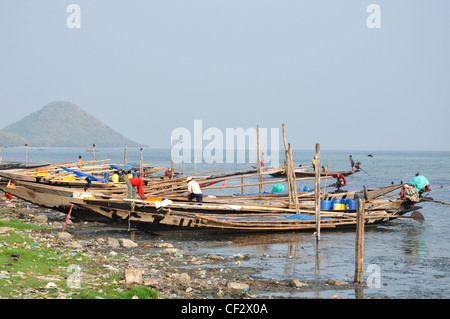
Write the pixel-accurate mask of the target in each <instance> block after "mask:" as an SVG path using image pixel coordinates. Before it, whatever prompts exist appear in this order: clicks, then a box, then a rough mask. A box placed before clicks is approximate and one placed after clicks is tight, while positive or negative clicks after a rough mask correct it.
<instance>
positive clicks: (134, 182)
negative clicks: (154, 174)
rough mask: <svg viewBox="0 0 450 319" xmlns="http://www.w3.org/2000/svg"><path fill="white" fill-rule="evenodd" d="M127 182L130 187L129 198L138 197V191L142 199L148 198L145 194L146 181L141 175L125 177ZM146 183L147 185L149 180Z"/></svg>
mask: <svg viewBox="0 0 450 319" xmlns="http://www.w3.org/2000/svg"><path fill="white" fill-rule="evenodd" d="M125 182H126V184H127V187H128V194H127V198H131V199H136V191H137V193H138V194H139V196H140V197H141V199H142V200H145V199H146V197H145V195H144V181H143V180H142V179H140V178H139V177H133V178H125ZM145 185H147V182H145Z"/></svg>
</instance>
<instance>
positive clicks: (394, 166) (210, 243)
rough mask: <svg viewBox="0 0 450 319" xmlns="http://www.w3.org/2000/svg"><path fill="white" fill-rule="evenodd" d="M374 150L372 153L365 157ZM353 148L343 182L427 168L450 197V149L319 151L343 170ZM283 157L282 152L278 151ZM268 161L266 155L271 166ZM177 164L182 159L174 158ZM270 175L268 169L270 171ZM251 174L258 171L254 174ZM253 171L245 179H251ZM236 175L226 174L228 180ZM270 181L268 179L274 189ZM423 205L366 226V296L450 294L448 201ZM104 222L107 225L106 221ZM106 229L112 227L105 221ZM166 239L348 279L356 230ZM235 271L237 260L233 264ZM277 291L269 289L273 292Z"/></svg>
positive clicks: (58, 153)
mask: <svg viewBox="0 0 450 319" xmlns="http://www.w3.org/2000/svg"><path fill="white" fill-rule="evenodd" d="M368 154H373V157H368V156H367V155H368ZM78 155H82V156H83V159H85V160H90V159H92V156H91V154H90V153H88V152H87V151H86V149H83V148H79V149H70V148H67V149H64V148H46V149H36V148H28V150H25V148H6V149H3V161H22V162H25V160H26V159H27V160H28V162H31V163H33V164H38V163H41V160H42V161H45V162H50V163H63V162H72V161H76V160H77V158H78ZM349 155H352V156H353V158H354V160H355V162H356V161H359V162H361V167H362V168H363V169H364V171H360V172H358V173H357V174H354V175H352V176H349V177H348V185H347V186H346V187H345V188H344V189H346V190H360V189H362V187H363V186H366V187H367V188H375V187H381V186H387V185H390V184H391V182H395V183H398V182H400V181H403V182H404V183H408V182H409V181H410V180H411V178H413V177H414V175H415V174H416V173H418V172H420V174H422V175H424V176H425V177H426V178H427V179H428V180H429V181H430V186H431V188H432V189H434V190H433V191H432V192H430V193H429V194H428V195H427V196H430V197H432V198H433V199H434V200H437V201H443V202H450V188H448V187H443V188H438V187H439V186H444V185H448V184H450V152H396V151H370V152H369V151H367V152H365V151H327V150H322V151H321V159H322V163H321V164H322V165H325V166H326V165H327V163H328V161H329V170H330V171H334V170H348V169H349V168H350V162H349V159H348V156H349ZM123 156H124V155H123V150H122V149H96V158H97V159H111V162H109V163H123ZM293 156H294V161H295V165H300V164H302V165H305V166H306V165H310V163H311V159H312V158H313V157H314V150H311V151H294V152H293ZM140 158H141V153H140V150H139V149H128V162H129V163H131V162H135V163H139V161H140ZM143 158H144V163H146V164H147V163H152V164H153V165H154V166H157V167H169V166H170V150H154V149H144V150H143ZM279 158H280V165H282V162H283V160H284V152H280V155H279ZM252 165H255V163H248V162H247V163H237V164H228V163H216V162H215V163H211V164H206V163H197V164H194V163H182V167H181V170H182V172H183V173H184V174H185V175H187V174H191V173H194V172H206V171H212V170H220V172H215V173H214V174H216V173H224V172H234V171H241V170H247V169H251V167H252ZM269 165H270V163H268V166H269ZM174 168H175V170H176V171H179V170H180V164H179V163H176V164H175V165H174ZM267 178H270V177H267ZM253 180H254V181H256V179H253ZM251 181H252V179H250V178H249V179H248V180H246V182H248V183H250V182H251ZM233 183H240V181H232V180H230V181H229V183H228V185H233ZM303 186H310V187H311V186H313V182H312V181H304V182H299V183H298V187H303ZM271 188H272V185H270V184H269V185H265V188H264V190H265V191H271ZM245 191H246V192H248V193H251V192H257V191H258V189H257V188H256V187H247V188H246V189H245ZM239 192H240V188H236V189H228V190H227V191H220V192H219V191H217V190H209V191H205V194H219V195H221V194H233V193H239ZM421 206H422V209H421V210H420V212H421V213H422V214H423V215H424V217H425V222H424V223H418V222H416V221H414V220H412V219H406V218H403V219H398V220H396V221H393V222H391V223H389V224H385V225H383V226H379V227H377V228H373V229H367V230H366V232H365V255H364V278H365V280H367V282H368V283H369V285H370V287H369V288H366V289H364V292H363V297H364V298H371V297H382V298H408V299H410V298H414V299H417V298H436V299H444V298H449V297H450V276H449V275H450V244H449V243H450V232H449V229H450V221H449V218H448V217H449V216H450V206H446V205H442V204H437V203H432V202H429V203H423V204H421ZM105 229H106V228H105ZM105 232H114V230H111V229H110V228H108V230H105ZM148 236H150V235H148V234H145V233H142V232H138V233H137V235H136V240H145V239H146V238H148ZM164 240H165V241H167V242H170V241H174V242H176V243H177V244H178V246H180V245H181V246H183V249H184V250H185V252H186V253H192V254H195V253H205V252H210V253H215V254H220V255H223V256H231V255H236V254H242V255H249V256H250V259H248V260H244V261H242V266H246V267H255V268H257V269H258V270H259V274H258V276H259V277H260V278H266V279H269V278H273V279H276V280H283V279H288V278H297V279H299V280H300V281H301V280H305V281H307V280H314V279H320V280H327V279H328V278H333V279H337V280H346V281H353V278H354V263H355V262H354V255H355V233H354V231H338V232H335V231H333V232H326V231H322V232H321V241H320V242H319V245H318V244H317V242H316V237H315V236H314V235H313V234H311V233H276V234H249V235H242V234H240V235H223V236H222V235H221V236H214V237H212V236H209V235H204V236H198V235H195V236H194V235H193V234H191V233H189V232H186V233H182V234H180V233H176V234H167V235H166V236H165V237H164ZM236 269H237V271H239V269H238V266H236ZM272 295H274V294H272ZM277 295H281V296H285V297H307V298H325V299H328V298H331V297H332V296H333V295H338V296H339V298H355V297H356V296H355V291H353V290H345V289H344V290H338V291H336V290H329V291H325V292H320V293H319V292H315V293H314V292H311V293H303V294H300V293H298V294H297V295H296V294H289V295H283V294H281V293H277Z"/></svg>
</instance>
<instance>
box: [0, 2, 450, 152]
mask: <svg viewBox="0 0 450 319" xmlns="http://www.w3.org/2000/svg"><path fill="white" fill-rule="evenodd" d="M70 4H77V5H78V6H79V8H80V10H81V11H80V15H79V18H80V19H79V20H76V19H72V18H76V17H75V16H72V14H73V13H76V11H70V12H67V8H68V6H69V5H70ZM370 4H376V5H378V8H379V9H380V10H381V11H380V15H379V19H378V20H377V19H376V18H377V17H376V16H371V15H372V14H373V13H375V12H376V11H370V10H369V11H370V12H367V9H368V7H369V5H370ZM369 17H370V19H369V20H370V21H369V22H373V23H375V22H376V23H378V22H379V23H380V26H381V28H369V25H368V23H367V19H368V18H369ZM68 18H70V19H69V22H72V23H75V22H77V21H79V22H80V28H76V27H75V28H70V27H69V25H68V23H67V19H68ZM372 18H373V19H372ZM69 24H70V23H69ZM369 24H370V23H369ZM70 26H73V25H70ZM75 26H76V25H75ZM370 26H372V25H370ZM449 42H450V1H448V0H432V1H426V0H408V1H403V0H396V1H392V0H390V1H381V0H370V1H364V0H319V1H312V0H290V1H287V0H276V1H275V0H179V1H173V0H157V1H150V0H134V1H125V0H121V1H112V0H108V1H106V0H105V1H102V0H90V1H82V0H70V1H63V0H53V1H50V0H40V1H23V0H0V111H1V113H0V114H1V115H0V128H3V127H5V126H6V125H8V124H10V123H12V122H16V121H18V120H20V119H21V118H23V117H24V116H26V115H28V114H30V113H32V112H34V111H37V110H39V109H40V108H42V107H43V106H44V105H45V104H47V103H50V102H53V101H55V100H65V101H70V102H72V103H75V104H77V105H78V106H80V107H81V108H82V109H84V110H85V111H87V112H89V113H90V114H92V115H93V116H95V117H97V118H99V119H100V120H101V121H103V122H104V123H106V124H107V125H109V126H110V127H112V128H113V129H115V130H117V131H119V132H120V133H122V134H123V135H125V136H126V137H128V138H130V139H132V140H135V141H137V142H140V143H144V144H148V145H149V146H151V147H154V148H166V147H169V146H170V135H171V133H172V131H173V130H174V129H176V128H179V127H185V128H187V129H189V130H192V131H193V125H194V120H202V124H203V129H206V128H209V127H215V128H219V129H220V130H223V131H224V132H225V129H226V128H239V127H242V128H244V129H246V128H250V127H256V125H257V124H259V126H260V127H264V128H268V129H270V128H280V136H281V125H282V123H285V125H286V132H287V139H288V141H290V142H291V145H292V146H293V148H294V149H311V150H313V149H314V145H315V143H320V144H321V148H322V149H329V150H447V151H448V150H450V139H449V133H448V132H449V129H448V128H447V125H448V121H449V119H450V62H449V59H450V43H449ZM205 143H206V142H205ZM224 144H225V143H224Z"/></svg>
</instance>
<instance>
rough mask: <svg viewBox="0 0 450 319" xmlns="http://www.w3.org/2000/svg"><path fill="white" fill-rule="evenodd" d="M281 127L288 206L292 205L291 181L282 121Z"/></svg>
mask: <svg viewBox="0 0 450 319" xmlns="http://www.w3.org/2000/svg"><path fill="white" fill-rule="evenodd" d="M282 128H283V142H284V152H285V157H286V160H285V161H284V173H285V174H286V179H287V184H288V194H289V208H291V205H292V183H291V174H290V165H289V155H288V154H289V153H288V146H287V143H286V130H285V127H284V123H283V125H282Z"/></svg>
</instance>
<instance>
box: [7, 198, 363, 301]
mask: <svg viewBox="0 0 450 319" xmlns="http://www.w3.org/2000/svg"><path fill="white" fill-rule="evenodd" d="M14 219H17V220H20V221H22V222H25V223H33V224H38V225H43V226H45V227H44V228H42V229H37V230H32V231H30V232H28V233H27V235H28V236H30V237H32V238H33V241H35V242H38V243H40V244H41V245H45V247H47V248H50V249H53V250H55V251H72V252H74V253H77V254H81V255H84V256H87V257H89V258H90V259H91V260H95V261H96V266H95V267H101V268H102V269H103V270H105V272H106V274H105V272H103V271H102V273H101V274H100V273H99V274H98V276H95V275H94V276H93V275H89V276H88V275H84V273H83V271H81V273H80V280H81V281H82V282H83V284H85V285H86V282H87V281H89V280H91V281H93V282H95V284H94V283H93V284H92V285H91V286H92V287H93V288H92V289H97V291H98V292H99V293H98V299H100V298H106V299H108V296H107V295H106V296H105V294H102V293H103V291H102V288H101V283H100V284H99V281H100V282H101V277H105V278H106V277H107V276H108V275H107V274H108V272H109V273H115V274H119V275H120V280H117V281H116V283H117V289H118V290H124V289H125V290H126V289H128V288H129V287H135V286H142V285H144V286H146V287H149V288H151V289H153V290H155V291H157V292H158V293H159V298H169V299H272V298H275V299H280V298H281V299H286V297H285V296H290V295H292V294H295V293H299V292H318V291H319V292H320V291H324V290H342V289H360V288H361V287H357V286H355V285H354V284H353V283H351V282H344V281H339V280H332V279H329V280H327V281H323V282H320V281H300V280H298V279H296V278H290V279H287V280H282V281H278V280H273V279H271V280H263V279H259V278H258V269H256V268H254V267H245V266H243V265H241V263H242V262H243V261H245V260H246V259H247V258H250V257H249V256H246V255H244V256H242V255H239V254H238V255H233V256H223V255H219V254H211V253H206V254H204V253H192V252H191V251H190V252H185V251H183V247H182V245H177V242H176V241H173V242H167V241H166V240H164V239H161V237H159V236H147V237H145V239H144V240H142V239H141V240H136V239H135V238H134V232H127V231H122V232H120V231H118V232H117V234H115V235H114V236H111V235H110V234H109V235H107V236H103V235H101V234H100V235H98V234H96V233H95V232H94V233H92V232H91V233H89V232H88V231H86V229H87V228H92V227H93V223H92V222H85V221H81V220H73V221H72V220H69V221H68V223H67V226H66V228H65V229H64V224H65V221H66V215H65V214H62V213H58V212H54V211H50V210H46V209H45V208H41V207H37V206H34V205H32V204H30V203H27V202H23V201H20V200H18V199H13V200H12V201H5V199H4V197H3V196H2V200H1V201H0V221H4V222H5V221H9V220H14ZM100 227H101V225H100ZM7 228H8V227H0V236H1V233H3V234H5V233H8V232H14V231H17V230H15V229H13V228H10V229H7ZM63 229H64V231H63ZM0 242H1V237H0ZM200 245H201V243H200ZM0 249H1V247H0ZM0 267H1V265H0ZM0 270H1V271H2V276H3V277H2V276H0V284H1V281H2V278H3V279H5V278H7V277H8V276H12V275H14V274H11V273H8V271H7V270H6V269H5V268H0ZM96 277H97V278H96ZM64 281H67V278H66V277H62V276H60V278H55V280H54V281H52V282H53V285H54V287H53V288H54V289H53V296H56V297H55V298H61V299H66V298H71V297H72V296H71V294H70V293H67V292H65V293H62V292H61V293H60V294H58V291H62V289H59V288H58V287H59V286H60V285H63V284H65V283H64ZM124 287H125V288H124ZM11 289H12V290H13V289H14V288H13V287H12V288H11ZM35 296H36V295H33V294H29V295H27V294H26V293H23V294H21V295H20V298H35ZM43 297H44V298H48V296H43ZM336 298H337V295H336Z"/></svg>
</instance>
